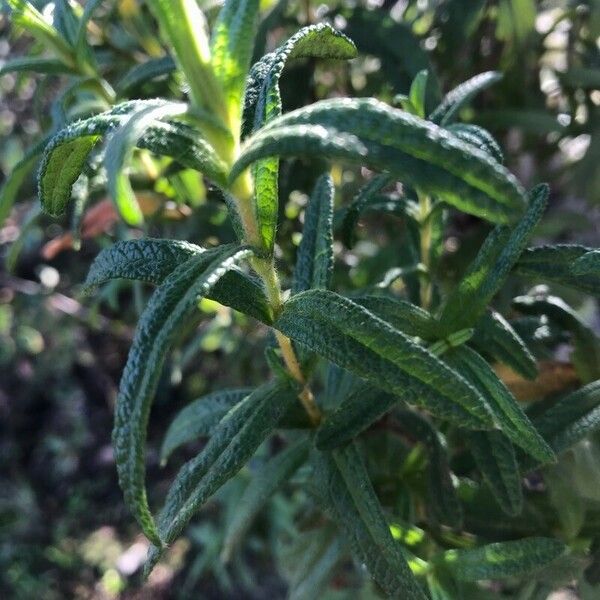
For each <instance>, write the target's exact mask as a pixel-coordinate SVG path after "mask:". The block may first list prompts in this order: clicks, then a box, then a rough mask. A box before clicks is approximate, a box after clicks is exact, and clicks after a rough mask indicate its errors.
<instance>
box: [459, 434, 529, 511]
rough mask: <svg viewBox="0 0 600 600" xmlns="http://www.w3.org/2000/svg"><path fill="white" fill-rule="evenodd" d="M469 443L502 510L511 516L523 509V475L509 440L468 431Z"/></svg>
mask: <svg viewBox="0 0 600 600" xmlns="http://www.w3.org/2000/svg"><path fill="white" fill-rule="evenodd" d="M466 435H467V444H468V446H469V448H470V449H471V454H472V455H473V458H474V459H475V464H476V465H477V468H478V469H479V471H480V472H481V474H482V475H483V478H484V480H485V482H486V483H487V485H488V486H489V488H490V490H491V491H492V494H493V495H494V498H495V499H496V501H497V502H498V504H499V505H500V508H501V509H502V510H503V511H504V512H505V513H506V514H507V515H510V516H516V515H519V514H520V513H521V511H522V510H523V490H522V488H521V473H520V472H519V463H518V462H517V457H516V455H515V449H514V447H513V445H512V443H511V442H510V440H509V439H508V438H507V437H506V436H505V435H504V434H503V433H500V432H499V431H468V432H466Z"/></svg>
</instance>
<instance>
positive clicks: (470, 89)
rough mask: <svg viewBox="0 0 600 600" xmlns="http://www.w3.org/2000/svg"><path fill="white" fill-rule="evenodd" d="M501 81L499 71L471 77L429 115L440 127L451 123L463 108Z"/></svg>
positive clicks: (445, 97)
mask: <svg viewBox="0 0 600 600" xmlns="http://www.w3.org/2000/svg"><path fill="white" fill-rule="evenodd" d="M500 79H502V74H501V73H498V72H497V71H487V72H485V73H480V74H479V75H475V77H471V79H468V80H467V81H465V82H464V83H461V84H460V85H458V86H456V87H455V88H454V89H453V90H451V91H450V92H448V93H447V94H446V95H445V96H444V99H443V100H442V102H441V103H440V105H439V106H438V107H437V108H436V109H435V110H434V111H433V112H432V113H431V115H429V118H430V119H431V120H432V121H433V122H434V123H439V124H440V125H447V124H449V123H451V122H452V121H453V120H454V118H455V117H456V115H457V113H458V111H460V109H461V108H462V107H463V106H465V105H466V104H468V103H469V102H471V100H472V99H473V98H474V97H475V96H476V95H477V94H479V93H480V92H482V91H483V90H485V89H486V88H488V87H490V86H491V85H493V84H494V83H496V82H497V81H500Z"/></svg>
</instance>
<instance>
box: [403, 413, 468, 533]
mask: <svg viewBox="0 0 600 600" xmlns="http://www.w3.org/2000/svg"><path fill="white" fill-rule="evenodd" d="M393 419H394V422H395V423H397V425H398V427H400V428H401V429H402V430H404V431H405V432H406V434H407V435H408V436H410V437H411V438H413V439H415V440H416V441H417V442H419V443H421V444H423V446H424V448H425V451H426V452H427V457H428V460H429V464H428V466H427V504H428V507H429V510H430V511H431V516H432V518H433V520H434V521H436V522H438V523H442V524H444V525H449V526H451V527H457V528H460V527H461V526H462V521H463V511H462V507H461V505H460V500H459V499H458V495H457V493H456V489H455V488H454V482H453V478H452V472H451V471H450V463H449V458H448V451H447V448H446V440H445V439H444V437H443V436H442V435H441V434H440V433H439V431H437V430H436V429H435V427H434V426H433V425H432V424H431V422H430V421H429V420H428V419H427V418H426V417H424V416H423V415H420V414H419V413H417V412H415V411H409V410H399V411H396V412H394V414H393Z"/></svg>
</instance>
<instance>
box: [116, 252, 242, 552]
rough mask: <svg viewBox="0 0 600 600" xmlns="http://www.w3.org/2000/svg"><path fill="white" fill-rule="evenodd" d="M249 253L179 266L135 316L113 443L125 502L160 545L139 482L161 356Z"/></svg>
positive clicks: (209, 256) (209, 255) (205, 256)
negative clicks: (199, 305)
mask: <svg viewBox="0 0 600 600" xmlns="http://www.w3.org/2000/svg"><path fill="white" fill-rule="evenodd" d="M251 254H252V252H251V251H250V250H249V249H240V248H239V247H235V246H223V247H220V248H217V249H215V250H213V251H207V252H204V253H202V254H200V255H199V256H194V257H192V258H190V259H189V260H188V261H186V262H184V263H182V264H180V265H179V266H178V267H177V268H176V269H175V270H174V271H173V272H172V273H171V274H170V275H169V276H168V277H167V278H166V279H165V280H164V281H163V283H162V285H161V286H160V287H159V288H157V289H156V291H155V292H154V294H153V295H152V297H151V298H150V301H149V302H148V306H147V307H146V309H145V310H144V313H143V314H142V316H141V318H140V322H139V324H138V327H137V329H136V334H135V337H134V340H133V344H132V346H131V349H130V350H129V356H128V358H127V364H126V365H125V369H124V371H123V375H122V378H121V385H120V388H119V394H118V397H117V404H116V407H115V425H114V430H113V444H114V448H115V455H116V462H117V470H118V474H119V483H120V485H121V488H122V489H123V492H124V495H125V502H126V504H127V506H128V507H129V509H130V510H131V511H132V513H133V514H134V515H135V517H136V519H137V520H138V522H139V524H140V526H141V527H142V529H143V531H144V533H145V534H146V536H147V537H148V539H150V540H151V541H152V542H153V543H155V544H157V545H161V541H160V538H159V535H158V531H157V529H156V526H155V523H154V519H153V518H152V515H151V513H150V509H149V507H148V501H147V498H146V489H145V484H144V475H145V465H144V449H145V441H146V425H147V422H148V417H149V414H150V406H151V404H152V399H153V396H154V392H155V390H156V386H157V384H158V379H159V376H160V373H161V370H162V366H163V364H164V361H165V357H166V352H167V351H168V350H169V348H170V346H171V345H172V344H173V342H174V341H175V338H176V336H177V334H178V333H179V331H180V329H181V328H182V326H183V325H184V324H185V323H186V321H187V320H188V319H189V318H190V317H191V316H192V315H193V314H194V311H195V310H196V307H197V304H198V302H199V300H200V299H201V298H203V297H205V296H206V295H207V294H208V293H209V292H210V290H211V289H212V288H213V287H214V285H215V283H216V282H217V281H218V280H219V279H220V278H221V277H222V276H223V275H224V274H225V273H226V272H227V271H229V270H230V269H231V268H232V267H233V266H234V265H235V264H237V263H238V262H240V261H241V260H244V259H245V258H247V257H249V256H251Z"/></svg>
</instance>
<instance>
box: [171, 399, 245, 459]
mask: <svg viewBox="0 0 600 600" xmlns="http://www.w3.org/2000/svg"><path fill="white" fill-rule="evenodd" d="M251 393H252V390H251V389H249V388H244V389H239V390H221V391H218V392H213V393H212V394H208V395H206V396H202V398H198V399H197V400H194V401H193V402H190V403H189V404H188V405H187V406H185V407H184V408H183V409H182V410H181V411H179V413H177V416H176V417H175V419H173V421H172V422H171V424H170V425H169V428H168V429H167V433H166V434H165V438H164V440H163V443H162V446H161V448H160V460H161V463H164V462H166V461H167V459H168V458H169V456H170V455H171V454H172V452H173V451H174V450H176V449H177V448H179V447H180V446H183V445H184V444H187V443H188V442H192V441H194V440H195V439H198V438H199V437H201V436H206V435H211V434H212V433H213V432H214V430H215V428H216V427H217V426H218V424H219V422H220V421H221V419H222V418H223V417H224V416H225V415H226V414H227V413H228V412H229V411H230V410H231V409H232V408H233V407H234V406H235V405H236V404H238V403H239V402H241V401H242V400H243V399H244V398H245V397H246V396H249V395H250V394H251Z"/></svg>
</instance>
